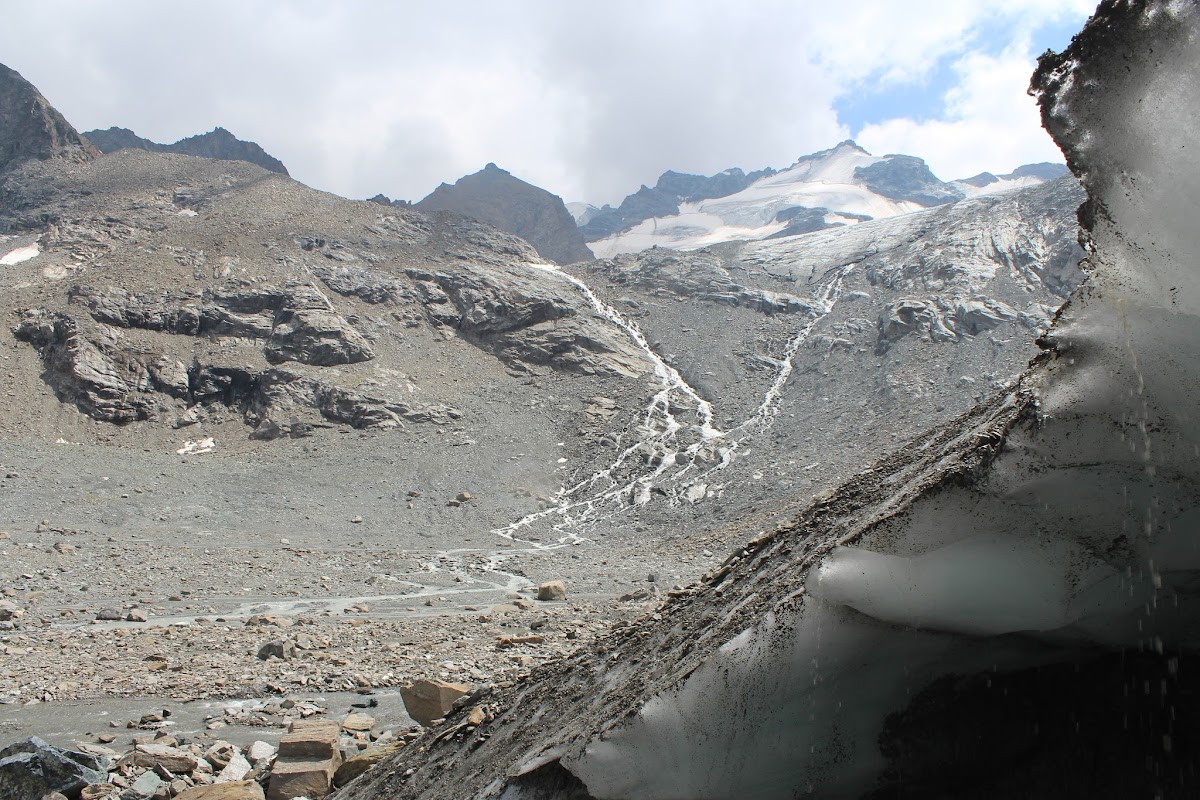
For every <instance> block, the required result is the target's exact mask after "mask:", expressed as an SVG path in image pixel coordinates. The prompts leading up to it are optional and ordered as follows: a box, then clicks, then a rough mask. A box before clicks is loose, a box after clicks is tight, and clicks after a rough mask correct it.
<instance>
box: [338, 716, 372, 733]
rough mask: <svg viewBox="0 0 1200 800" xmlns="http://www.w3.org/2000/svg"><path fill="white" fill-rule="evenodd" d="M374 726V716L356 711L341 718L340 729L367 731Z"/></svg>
mask: <svg viewBox="0 0 1200 800" xmlns="http://www.w3.org/2000/svg"><path fill="white" fill-rule="evenodd" d="M374 727H375V718H374V717H372V716H371V715H370V714H363V713H361V712H357V711H356V712H355V713H353V714H350V715H349V716H347V717H346V718H345V719H344V720H342V730H346V731H369V730H371V729H372V728H374Z"/></svg>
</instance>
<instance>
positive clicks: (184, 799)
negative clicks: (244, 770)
mask: <svg viewBox="0 0 1200 800" xmlns="http://www.w3.org/2000/svg"><path fill="white" fill-rule="evenodd" d="M175 800H265V796H264V794H263V790H262V787H261V786H259V785H258V784H257V783H255V782H254V781H237V782H236V783H216V784H213V785H211V786H193V787H192V788H191V789H185V790H183V791H182V792H180V793H179V794H177V795H176V796H175Z"/></svg>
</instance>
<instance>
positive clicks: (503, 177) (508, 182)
mask: <svg viewBox="0 0 1200 800" xmlns="http://www.w3.org/2000/svg"><path fill="white" fill-rule="evenodd" d="M414 207H415V208H416V209H418V210H419V211H426V212H432V211H453V212H454V213H456V214H462V215H463V216H466V217H471V218H472V219H477V220H480V221H481V222H486V223H488V224H490V225H495V226H496V227H497V228H499V229H500V230H503V231H508V232H509V233H514V234H516V235H517V236H520V237H521V238H522V239H524V240H525V241H527V242H529V243H530V244H532V245H533V247H534V249H536V250H537V251H538V253H539V254H540V255H541V256H542V257H543V258H546V259H548V260H550V261H553V262H554V263H556V264H571V263H574V262H576V261H590V260H591V259H592V258H593V256H592V251H591V250H589V249H588V248H587V245H586V244H584V240H583V236H582V235H581V234H580V232H579V230H578V229H577V228H576V227H575V220H574V218H573V217H572V216H571V213H570V212H569V211H567V207H566V206H565V205H563V201H562V198H560V197H558V196H557V195H553V194H550V193H549V192H547V191H546V190H545V189H539V188H538V187H536V186H533V185H531V184H528V183H526V182H525V181H523V180H520V179H519V178H515V177H513V176H512V175H511V174H510V173H509V172H507V171H506V170H502V169H500V168H499V167H497V166H496V165H495V164H488V165H487V166H486V167H484V168H483V169H482V170H480V171H479V172H476V173H474V174H472V175H467V176H465V177H463V178H459V179H458V181H457V182H455V184H454V185H453V186H450V185H448V184H445V183H443V184H442V185H441V186H439V187H438V188H436V189H434V190H433V192H432V193H431V194H430V195H429V196H428V197H426V198H425V199H424V200H421V201H420V202H419V203H417V204H416V205H415V206H414Z"/></svg>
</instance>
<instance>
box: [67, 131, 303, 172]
mask: <svg viewBox="0 0 1200 800" xmlns="http://www.w3.org/2000/svg"><path fill="white" fill-rule="evenodd" d="M83 135H84V137H86V138H87V140H88V141H89V142H91V143H92V144H94V145H95V146H96V147H98V148H99V149H100V152H102V153H112V152H114V151H116V150H125V149H130V148H132V149H135V150H149V151H150V152H152V153H182V154H183V155H186V156H202V157H204V158H216V159H220V160H222V161H246V162H248V163H250V164H255V165H257V166H260V167H262V168H263V169H267V170H270V171H271V172H278V173H279V174H280V175H287V174H288V171H287V167H285V166H284V165H283V162H282V161H280V160H279V159H278V158H275V157H274V156H273V155H271V154H270V153H268V152H267V151H265V150H263V149H262V147H260V146H259V145H258V144H256V143H255V142H247V141H244V140H242V139H239V138H237V137H236V136H234V135H233V134H232V133H230V132H229V131H227V130H225V129H224V128H213V129H212V130H211V131H209V132H208V133H201V134H198V135H196V136H189V137H187V138H186V139H180V140H179V141H178V142H175V143H174V144H159V143H158V142H152V141H150V140H149V139H143V138H142V137H141V136H138V135H137V134H136V133H134V132H133V131H131V130H129V129H128V128H109V129H108V130H103V131H100V130H96V131H87V132H86V133H84V134H83Z"/></svg>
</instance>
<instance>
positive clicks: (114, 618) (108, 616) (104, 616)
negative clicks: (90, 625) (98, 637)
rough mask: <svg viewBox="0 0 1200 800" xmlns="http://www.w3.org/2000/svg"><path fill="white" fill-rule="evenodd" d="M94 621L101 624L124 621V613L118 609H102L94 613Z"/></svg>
mask: <svg viewBox="0 0 1200 800" xmlns="http://www.w3.org/2000/svg"><path fill="white" fill-rule="evenodd" d="M96 619H98V620H100V621H102V622H118V621H120V620H123V619H125V612H124V611H122V610H121V609H119V608H102V609H100V610H99V611H97V612H96Z"/></svg>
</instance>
